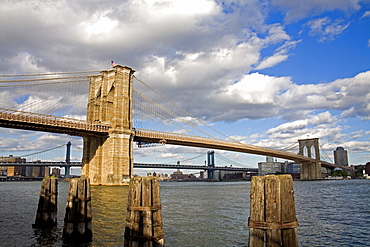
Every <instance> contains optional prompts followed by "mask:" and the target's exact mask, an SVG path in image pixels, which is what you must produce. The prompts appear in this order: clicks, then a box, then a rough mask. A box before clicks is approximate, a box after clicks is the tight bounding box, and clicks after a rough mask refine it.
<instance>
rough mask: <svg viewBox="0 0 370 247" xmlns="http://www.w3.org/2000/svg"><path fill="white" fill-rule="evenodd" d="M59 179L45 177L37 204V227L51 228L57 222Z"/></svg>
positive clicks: (34, 225) (35, 225)
mask: <svg viewBox="0 0 370 247" xmlns="http://www.w3.org/2000/svg"><path fill="white" fill-rule="evenodd" d="M57 204H58V179H56V178H44V179H43V180H42V184H41V190H40V197H39V204H38V206H37V213H36V220H35V224H33V225H32V226H33V227H35V228H51V227H53V226H55V225H56V224H57V211H58V205H57Z"/></svg>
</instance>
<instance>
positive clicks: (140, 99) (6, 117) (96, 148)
mask: <svg viewBox="0 0 370 247" xmlns="http://www.w3.org/2000/svg"><path fill="white" fill-rule="evenodd" d="M134 72H135V71H134V70H133V69H131V68H130V67H127V66H122V65H115V66H114V67H113V69H110V70H103V71H100V72H97V71H87V72H75V73H55V74H48V73H47V74H33V75H2V77H5V78H7V79H5V80H2V81H1V84H0V87H2V88H3V89H10V88H12V89H13V91H11V92H13V93H8V94H7V97H8V98H6V97H5V98H4V99H5V100H8V102H9V103H7V104H6V106H5V107H4V106H3V105H4V104H3V105H2V106H3V107H2V108H0V127H3V128H14V129H24V130H32V131H42V132H51V133H60V134H67V135H72V136H80V137H82V138H83V157H82V175H83V176H85V177H88V178H90V179H91V184H92V185H127V184H128V182H129V181H130V179H131V177H132V176H133V174H134V158H133V157H134V155H133V150H134V148H133V144H134V142H137V143H140V144H143V143H144V144H145V143H158V144H161V145H166V144H170V145H180V146H189V147H200V148H208V149H217V150H226V151H234V152H240V153H249V154H256V155H264V156H271V157H276V158H281V159H286V160H291V161H295V162H297V163H300V165H301V179H304V180H317V179H321V177H322V172H321V168H322V167H327V168H330V169H334V168H335V167H337V166H335V165H334V164H332V163H329V162H326V161H323V160H321V159H320V148H319V140H318V138H311V139H303V140H298V146H299V152H298V154H297V153H293V152H287V151H283V150H277V149H272V148H267V147H259V146H255V145H249V144H245V143H241V142H238V141H236V140H233V139H232V138H229V137H227V136H224V135H223V134H222V133H219V132H218V133H219V134H220V135H222V136H224V139H221V137H217V136H216V137H215V136H212V135H209V134H208V133H207V132H205V131H204V130H203V129H202V128H201V127H199V126H201V125H202V124H203V125H207V124H206V123H204V122H202V121H201V120H197V119H195V118H194V117H193V116H192V115H191V114H189V113H188V112H186V111H185V110H183V109H181V108H180V107H179V106H177V105H175V104H174V103H173V102H172V101H170V100H168V99H167V98H165V97H164V96H163V95H161V94H159V93H158V92H157V91H155V90H154V89H152V88H151V87H150V86H149V85H148V84H146V83H144V82H143V81H141V80H140V79H138V78H137V77H135V76H134ZM21 76H24V79H23V78H22V79H19V77H21ZM8 78H9V79H8ZM86 81H87V82H88V84H89V90H88V98H87V102H86V104H87V111H86V110H85V111H86V112H87V113H86V117H85V119H84V120H82V119H77V118H74V117H73V116H71V117H65V116H66V115H68V114H66V113H65V112H63V111H61V110H60V112H59V113H58V109H59V107H58V101H57V102H55V100H54V101H50V102H53V103H50V104H48V103H45V101H42V102H43V103H42V106H41V107H40V106H37V107H36V106H35V104H37V97H34V96H33V93H32V90H36V91H37V94H40V86H43V87H44V86H46V85H54V86H55V87H57V90H55V89H54V91H53V94H55V95H49V94H50V92H49V91H45V93H44V94H45V95H46V96H45V97H46V98H47V97H50V96H54V97H56V98H60V97H63V96H62V92H63V91H70V90H80V91H81V88H83V83H86ZM66 85H68V86H66ZM35 88H36V89H35ZM82 91H83V90H82ZM14 92H22V93H23V94H20V96H17V97H15V96H14ZM41 93H42V90H41ZM4 95H6V94H4ZM153 95H154V96H153ZM32 97H33V98H32ZM15 98H16V99H15ZM74 100H76V102H75V101H73V99H72V102H71V106H70V107H73V105H74V104H77V103H78V102H77V101H78V100H79V98H75V99H74ZM20 102H21V103H22V104H19V103H20ZM20 105H21V106H22V107H19V106H20ZM168 105H170V106H171V107H168ZM40 108H44V109H48V108H49V109H53V112H57V113H58V114H55V113H54V114H55V115H49V114H45V112H47V111H46V110H45V112H40V111H39V110H38V109H40ZM174 108H175V109H177V111H179V109H180V112H181V114H179V113H175V112H174V111H173V110H172V109H174ZM32 109H37V110H36V111H33V110H32ZM189 119H191V120H189ZM195 120H196V121H198V122H197V123H196V124H194V121H195ZM160 121H162V122H165V123H166V124H165V125H166V126H168V125H170V124H169V123H171V125H176V126H177V127H178V129H180V130H177V131H173V132H171V131H167V130H166V129H165V128H163V127H162V126H160V127H158V126H157V127H156V126H154V127H153V126H152V127H147V128H142V126H143V125H145V124H147V123H154V122H160ZM149 125H150V124H149ZM156 128H157V129H156Z"/></svg>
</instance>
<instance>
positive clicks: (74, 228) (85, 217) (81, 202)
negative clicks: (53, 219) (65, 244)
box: [63, 178, 92, 241]
mask: <svg viewBox="0 0 370 247" xmlns="http://www.w3.org/2000/svg"><path fill="white" fill-rule="evenodd" d="M91 220H92V215H91V192H90V179H89V178H78V179H71V181H70V185H69V194H68V199H67V206H66V214H65V218H64V228H63V239H65V240H66V241H69V240H80V241H90V240H91V238H92V222H91Z"/></svg>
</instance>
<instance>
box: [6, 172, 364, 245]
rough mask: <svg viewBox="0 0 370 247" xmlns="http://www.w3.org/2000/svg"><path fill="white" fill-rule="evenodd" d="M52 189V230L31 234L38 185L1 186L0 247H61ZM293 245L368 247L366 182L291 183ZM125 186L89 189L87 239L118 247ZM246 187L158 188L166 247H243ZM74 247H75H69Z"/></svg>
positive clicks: (62, 188) (63, 192)
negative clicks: (89, 229) (295, 226)
mask: <svg viewBox="0 0 370 247" xmlns="http://www.w3.org/2000/svg"><path fill="white" fill-rule="evenodd" d="M68 186H69V183H67V182H59V191H58V194H59V195H58V225H57V227H56V228H54V229H53V230H37V229H33V228H32V224H33V223H34V221H35V215H36V209H37V204H38V199H39V198H38V197H39V193H40V188H41V181H34V182H0V246H6V247H8V246H17V247H18V246H67V245H63V241H62V239H61V236H62V229H63V224H64V223H63V220H64V214H65V205H66V198H67V194H68ZM294 191H295V193H294V196H295V203H296V211H297V219H298V222H299V227H298V240H299V246H370V180H365V179H362V180H323V181H295V182H294ZM127 194H128V188H127V187H105V186H94V187H92V195H93V199H92V207H93V240H92V242H91V243H87V244H85V246H123V229H124V224H125V214H126V200H127ZM249 194H250V182H164V183H161V201H162V217H163V223H164V232H165V245H166V246H170V247H172V246H181V247H183V246H207V247H208V246H212V247H213V246H248V233H249V232H248V229H249V228H248V226H247V219H248V216H249ZM73 246H77V245H73Z"/></svg>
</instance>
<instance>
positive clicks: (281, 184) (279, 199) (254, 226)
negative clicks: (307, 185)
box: [248, 175, 298, 247]
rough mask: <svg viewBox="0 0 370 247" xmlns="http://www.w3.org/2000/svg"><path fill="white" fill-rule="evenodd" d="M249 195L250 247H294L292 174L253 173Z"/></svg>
mask: <svg viewBox="0 0 370 247" xmlns="http://www.w3.org/2000/svg"><path fill="white" fill-rule="evenodd" d="M250 198H251V201H250V217H249V220H248V226H249V228H250V229H249V246H251V247H260V246H261V247H262V246H265V243H266V246H289V247H297V246H298V236H297V227H298V221H297V218H296V211H295V203H294V190H293V179H292V176H291V175H266V176H263V177H260V176H254V177H253V178H252V185H251V194H250Z"/></svg>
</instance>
